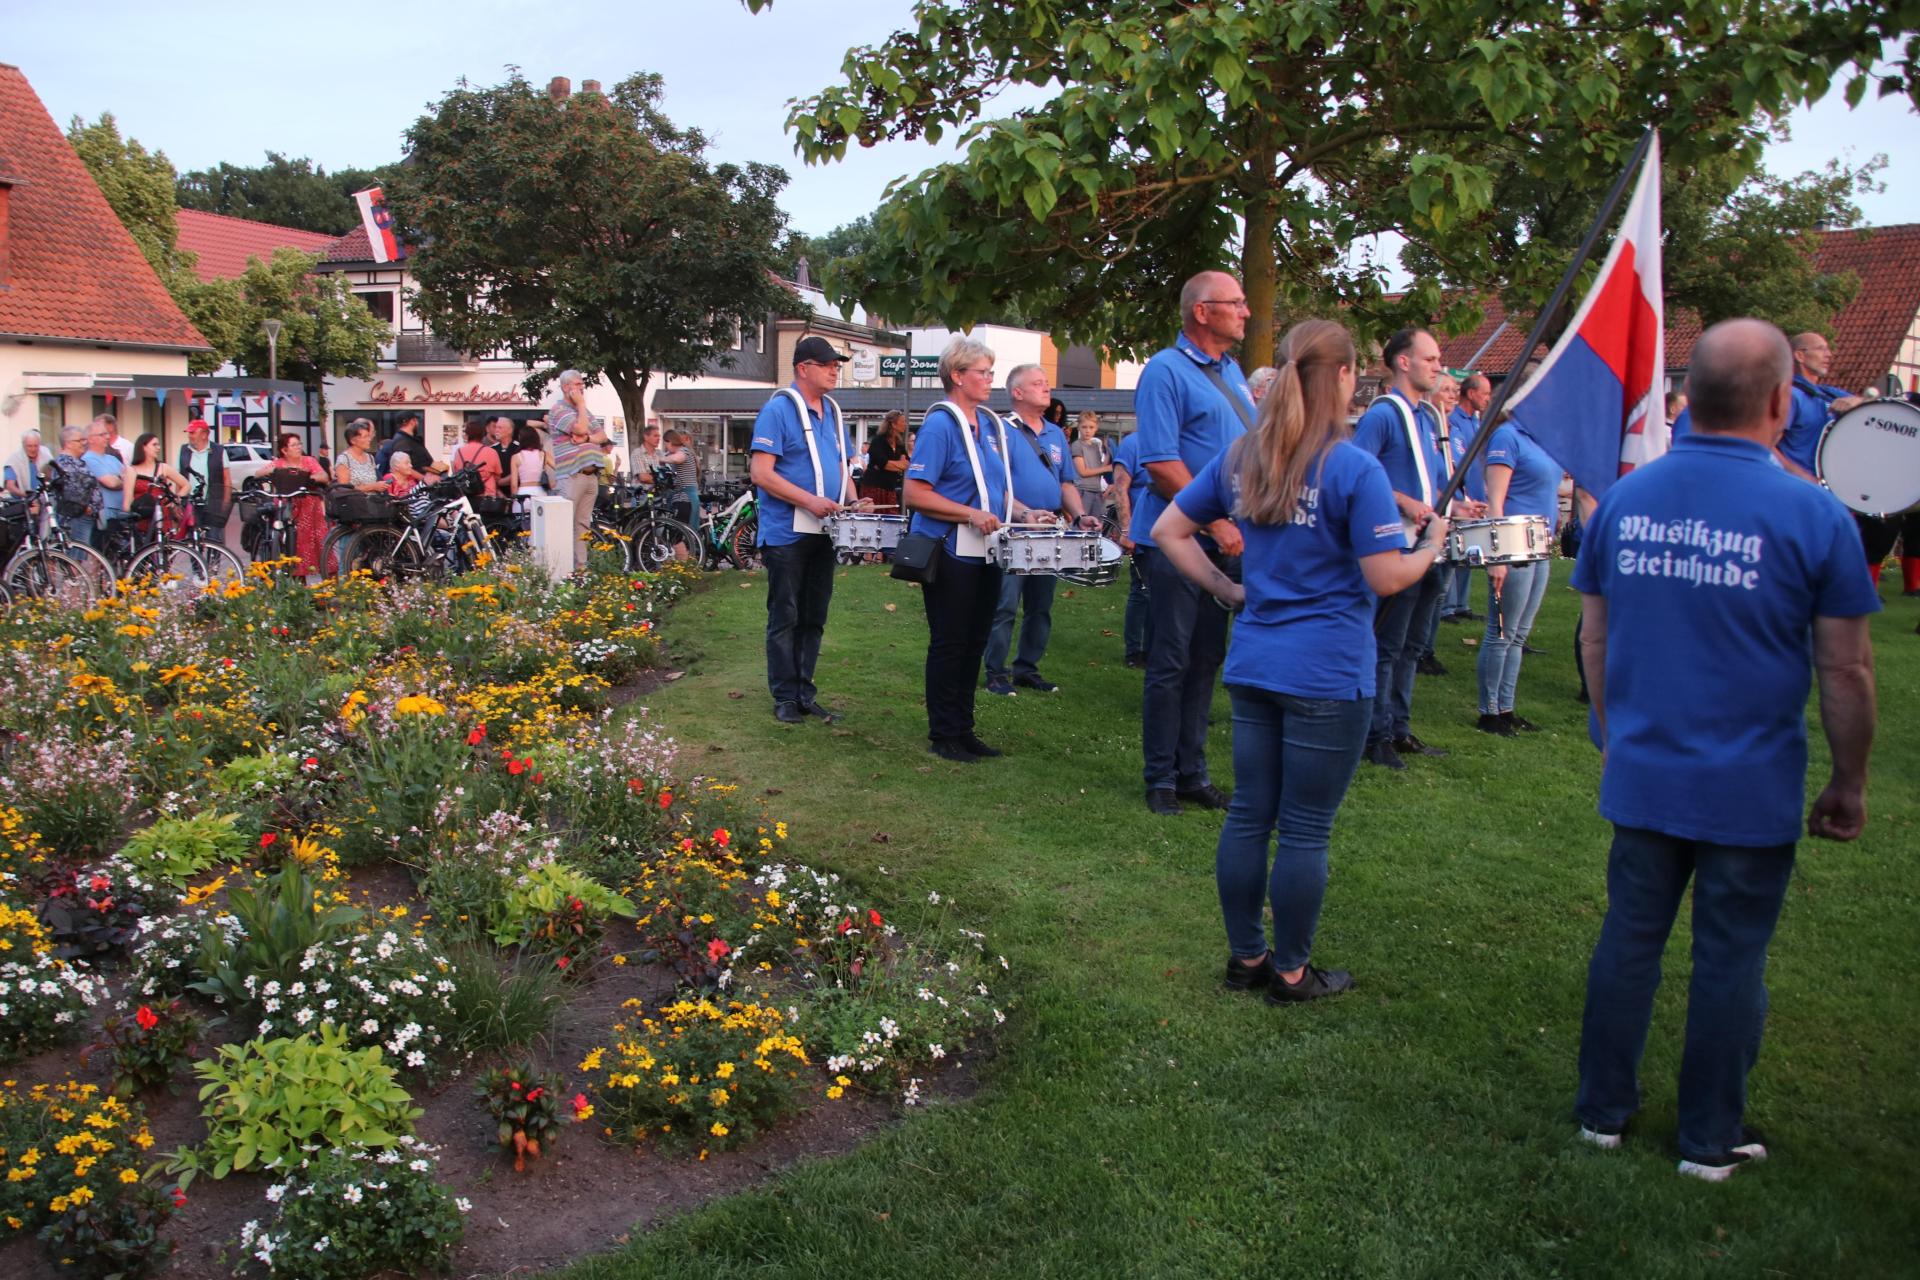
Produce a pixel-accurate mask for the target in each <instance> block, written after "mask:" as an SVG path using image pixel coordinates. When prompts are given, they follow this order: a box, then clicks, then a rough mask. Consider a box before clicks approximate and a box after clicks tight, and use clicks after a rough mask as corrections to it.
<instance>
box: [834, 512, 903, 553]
mask: <svg viewBox="0 0 1920 1280" xmlns="http://www.w3.org/2000/svg"><path fill="white" fill-rule="evenodd" d="M906 527H907V518H906V517H905V516H879V515H872V514H870V513H868V512H864V511H842V512H840V513H839V514H837V515H832V516H828V517H827V519H826V522H825V526H824V528H825V531H826V532H827V533H828V534H830V535H831V536H832V538H833V545H834V547H835V549H837V550H840V551H854V552H864V553H869V554H871V553H873V552H879V551H891V550H893V549H894V548H895V547H897V546H899V545H900V535H901V533H902V532H904V531H905V529H906Z"/></svg>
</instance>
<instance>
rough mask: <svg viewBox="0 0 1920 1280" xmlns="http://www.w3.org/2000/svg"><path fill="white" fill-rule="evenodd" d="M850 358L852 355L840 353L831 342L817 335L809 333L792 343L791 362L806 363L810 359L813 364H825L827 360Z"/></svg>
mask: <svg viewBox="0 0 1920 1280" xmlns="http://www.w3.org/2000/svg"><path fill="white" fill-rule="evenodd" d="M851 359H853V357H852V356H843V355H841V354H840V353H839V352H838V351H835V350H834V349H833V344H832V343H831V342H828V341H827V340H826V339H825V338H822V337H819V336H818V335H809V336H807V337H804V338H802V339H800V341H798V342H796V343H794V345H793V362H794V363H795V364H806V363H807V362H808V361H812V362H813V363H815V364H825V363H827V362H828V361H829V360H838V361H840V362H842V363H845V362H846V361H848V360H851Z"/></svg>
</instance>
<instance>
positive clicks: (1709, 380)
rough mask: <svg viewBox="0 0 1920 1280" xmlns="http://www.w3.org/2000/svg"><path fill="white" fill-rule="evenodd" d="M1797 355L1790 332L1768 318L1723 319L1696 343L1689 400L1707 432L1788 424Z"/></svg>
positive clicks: (1759, 431) (1767, 428)
mask: <svg viewBox="0 0 1920 1280" xmlns="http://www.w3.org/2000/svg"><path fill="white" fill-rule="evenodd" d="M1792 401H1793V356H1792V353H1791V351H1790V350H1789V348H1788V346H1787V338H1786V335H1785V334H1783V333H1781V332H1780V331H1779V330H1778V329H1776V328H1774V327H1773V326H1772V325H1770V324H1768V323H1767V322H1766V321H1764V320H1723V321H1721V322H1720V323H1719V324H1716V325H1714V326H1713V327H1712V328H1711V329H1708V330H1707V331H1706V332H1705V333H1703V334H1701V335H1700V340H1699V341H1698V342H1696V343H1694V344H1693V360H1692V362H1691V363H1690V364H1689V365H1688V367H1687V403H1688V405H1689V406H1691V408H1692V409H1693V425H1694V426H1695V427H1696V428H1698V429H1699V430H1702V431H1719V432H1728V433H1739V434H1742V435H1749V434H1765V433H1768V432H1771V433H1772V434H1771V435H1768V436H1767V439H1768V442H1769V443H1771V442H1772V438H1773V437H1774V436H1777V435H1778V434H1779V431H1780V429H1781V428H1782V427H1784V426H1785V425H1786V417H1787V412H1788V406H1790V405H1791V404H1792Z"/></svg>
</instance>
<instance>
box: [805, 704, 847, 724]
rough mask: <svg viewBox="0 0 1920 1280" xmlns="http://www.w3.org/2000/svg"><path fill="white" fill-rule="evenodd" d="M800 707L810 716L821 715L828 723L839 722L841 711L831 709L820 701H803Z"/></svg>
mask: <svg viewBox="0 0 1920 1280" xmlns="http://www.w3.org/2000/svg"><path fill="white" fill-rule="evenodd" d="M800 709H801V710H802V711H804V712H806V713H807V714H808V715H810V716H819V717H820V718H821V719H822V720H825V721H826V722H827V723H828V724H837V723H839V720H840V713H839V712H838V711H829V710H827V709H826V708H825V707H823V706H821V705H820V704H819V703H818V702H813V701H807V702H803V703H801V704H800Z"/></svg>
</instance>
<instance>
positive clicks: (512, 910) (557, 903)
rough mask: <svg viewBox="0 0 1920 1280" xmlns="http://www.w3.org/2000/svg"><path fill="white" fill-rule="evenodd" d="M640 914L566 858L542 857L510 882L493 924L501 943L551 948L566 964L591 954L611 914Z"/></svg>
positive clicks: (561, 965) (498, 941) (571, 964)
mask: <svg viewBox="0 0 1920 1280" xmlns="http://www.w3.org/2000/svg"><path fill="white" fill-rule="evenodd" d="M637 914H638V912H636V911H635V910H634V907H633V904H632V903H630V902H628V901H627V900H626V899H625V898H623V897H621V896H620V895H619V894H617V893H615V892H613V891H612V890H611V889H607V888H605V887H603V886H601V885H598V884H595V883H594V882H593V881H591V880H589V879H587V877H586V876H584V875H581V874H580V873H579V872H578V871H575V870H574V869H573V868H571V867H569V866H567V865H566V864H565V863H562V862H538V863H535V864H533V865H532V866H529V867H527V868H526V869H525V870H523V871H522V872H521V873H520V874H519V875H518V876H516V877H515V878H514V879H513V880H512V881H511V882H510V883H509V884H508V885H507V892H506V895H505V897H504V898H503V899H502V901H501V903H500V904H499V906H498V907H497V908H496V909H495V911H494V916H493V919H492V921H491V922H490V924H491V929H492V933H493V940H494V941H495V942H497V943H499V944H500V945H501V946H513V945H516V944H518V945H523V946H528V947H532V948H534V949H536V950H539V951H543V952H546V953H548V954H551V955H553V956H555V957H556V958H557V962H558V963H559V964H560V967H561V968H563V969H565V968H571V967H572V966H573V964H574V962H576V961H578V960H580V959H582V958H583V957H585V956H587V955H589V954H591V952H592V951H593V948H594V946H595V945H596V944H598V942H599V941H600V935H601V934H602V933H603V932H604V931H605V929H606V923H607V918H608V917H609V916H625V917H628V918H632V917H633V916H635V915H637Z"/></svg>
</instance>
